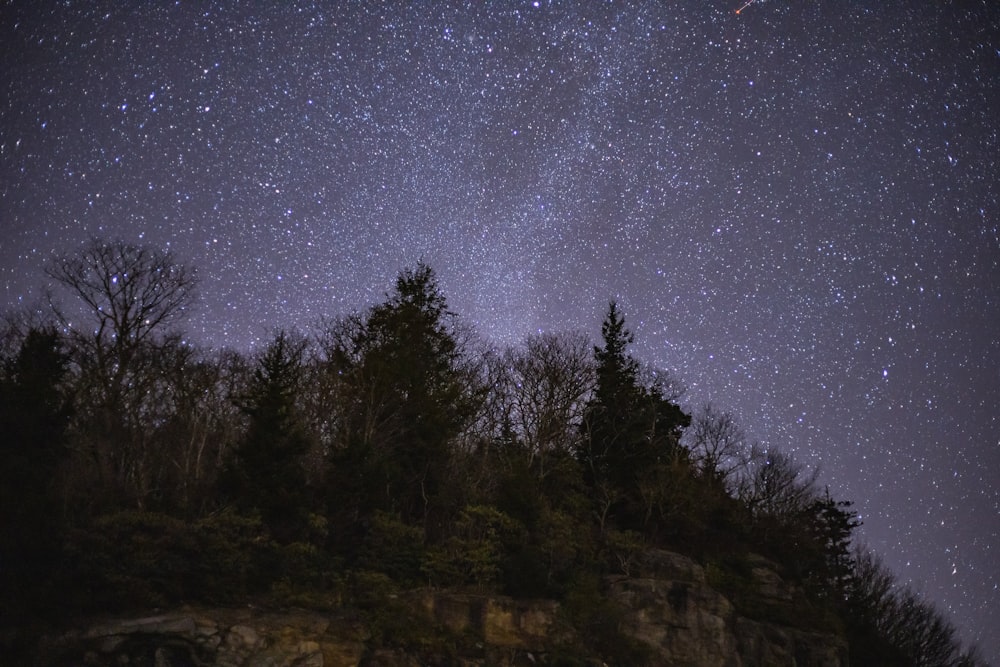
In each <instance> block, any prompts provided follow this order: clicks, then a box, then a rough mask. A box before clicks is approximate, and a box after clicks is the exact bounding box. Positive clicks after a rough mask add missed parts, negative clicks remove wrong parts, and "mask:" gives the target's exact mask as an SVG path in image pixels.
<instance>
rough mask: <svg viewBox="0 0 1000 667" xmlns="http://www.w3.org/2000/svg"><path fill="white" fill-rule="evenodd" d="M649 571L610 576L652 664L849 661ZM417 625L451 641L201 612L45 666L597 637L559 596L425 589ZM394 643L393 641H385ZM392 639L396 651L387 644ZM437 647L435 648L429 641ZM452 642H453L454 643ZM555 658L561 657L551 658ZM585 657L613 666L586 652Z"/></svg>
mask: <svg viewBox="0 0 1000 667" xmlns="http://www.w3.org/2000/svg"><path fill="white" fill-rule="evenodd" d="M637 574H638V575H639V576H633V577H614V578H609V579H607V580H606V582H605V584H606V590H607V596H608V598H609V599H610V600H611V601H613V602H614V603H616V604H617V606H618V607H619V608H620V609H621V610H622V612H623V614H622V617H621V627H620V632H621V633H622V634H623V635H625V636H628V637H631V638H632V640H634V641H635V642H637V643H638V644H640V645H642V646H644V647H646V649H647V650H648V653H649V655H650V661H649V662H650V664H656V665H679V666H680V665H689V666H692V667H695V666H696V667H753V666H758V665H759V666H761V667H763V666H767V667H772V666H773V667H780V666H788V667H846V666H847V664H848V658H847V646H846V643H845V642H844V641H843V639H841V638H839V637H838V636H836V635H835V634H832V633H831V634H825V633H816V632H806V631H802V630H798V629H795V628H791V627H787V626H783V625H780V624H776V623H774V622H764V621H761V620H753V619H749V618H745V617H742V616H740V615H739V614H738V613H737V611H736V609H735V608H734V606H733V604H732V603H731V602H730V600H728V599H727V598H726V597H725V596H723V595H722V594H720V593H719V592H718V591H716V590H714V589H713V588H712V587H711V586H709V584H708V582H707V578H706V574H705V570H704V569H703V568H702V567H701V566H700V565H698V564H697V563H695V562H693V561H692V560H690V559H688V558H686V557H684V556H681V555H679V554H675V553H671V552H666V551H651V552H649V553H647V554H646V555H645V558H644V559H643V562H642V564H641V566H640V567H639V568H638V573H637ZM752 578H753V581H754V585H755V590H756V592H757V594H758V595H759V596H760V598H761V600H763V602H764V603H766V604H771V605H782V604H784V605H788V604H790V601H791V600H793V599H794V598H795V596H796V594H797V591H796V589H794V588H793V587H790V586H788V585H786V584H785V583H784V582H783V581H782V580H781V578H780V577H779V576H778V575H777V573H776V571H775V570H774V569H773V568H772V567H771V566H769V564H768V563H767V562H766V561H764V560H763V559H761V561H760V562H757V563H753V568H752ZM392 608H393V609H394V610H395V611H394V612H393V613H399V614H402V615H403V616H405V617H406V618H405V622H406V624H407V626H408V627H410V628H415V629H416V631H417V632H418V633H422V632H423V631H424V630H426V633H425V634H426V636H427V637H431V636H435V637H439V638H440V637H445V638H449V637H450V638H451V639H449V640H447V641H445V642H444V643H442V642H440V641H439V642H438V643H437V644H434V645H433V646H430V644H429V643H425V645H424V646H422V647H421V646H420V645H419V644H420V642H419V641H418V642H416V645H413V644H414V643H413V642H411V645H410V646H409V647H408V648H402V647H399V646H397V647H392V642H384V641H380V640H377V639H376V637H375V636H374V635H373V632H372V629H371V628H368V627H365V625H364V624H362V623H361V622H360V621H358V620H357V619H356V618H353V619H352V618H351V617H347V616H342V615H341V616H338V615H334V614H322V613H319V612H304V611H287V612H275V611H259V610H255V609H249V608H248V609H241V610H233V609H193V608H185V609H181V610H178V611H174V612H171V613H166V614H161V615H156V616H150V617H146V618H131V619H118V620H112V621H107V622H103V623H98V624H94V625H92V626H91V627H89V628H86V629H84V630H79V631H74V632H70V633H66V634H64V635H62V636H59V637H55V638H50V639H48V640H46V641H45V642H43V644H42V646H43V649H44V650H43V653H42V655H40V656H39V664H45V665H94V666H103V665H109V666H110V665H150V666H155V667H181V666H184V667H188V666H195V665H198V666H201V665H221V666H224V667H265V666H266V667H293V666H297V667H329V666H348V665H351V666H353V665H369V666H375V665H380V666H384V667H397V666H398V667H402V666H409V665H423V664H454V665H465V666H469V667H471V666H472V665H533V664H546V663H550V662H553V661H554V660H555V658H554V655H555V654H554V653H552V649H553V648H554V647H560V646H561V647H565V646H584V645H585V644H586V642H584V641H582V639H583V638H581V637H579V636H577V635H576V634H575V631H574V630H573V629H572V628H571V627H570V625H569V623H568V622H567V621H566V620H565V619H564V618H563V616H562V615H561V613H560V609H559V605H558V604H557V603H556V602H553V601H551V600H533V601H525V600H514V599H511V598H507V597H502V596H486V595H472V594H463V593H456V592H450V591H432V590H420V591H414V592H412V593H409V594H407V595H405V596H402V597H401V598H400V599H397V600H395V603H394V604H393V605H392ZM383 639H384V638H383ZM386 645H388V646H390V647H389V648H386ZM429 646H430V647H429ZM442 646H447V647H448V649H447V650H444V649H442ZM550 658H552V660H550ZM581 664H595V665H598V664H601V663H600V661H599V660H597V659H596V657H595V658H594V659H592V660H591V659H587V658H583V659H582V662H581Z"/></svg>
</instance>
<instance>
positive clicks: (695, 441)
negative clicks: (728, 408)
mask: <svg viewBox="0 0 1000 667" xmlns="http://www.w3.org/2000/svg"><path fill="white" fill-rule="evenodd" d="M684 442H685V444H686V445H687V447H688V449H689V451H690V452H691V460H692V462H693V463H694V464H695V466H696V467H697V468H698V471H699V472H700V473H701V475H702V477H704V478H706V479H707V480H710V481H714V482H718V483H721V484H723V485H727V486H728V483H729V481H730V477H731V476H732V475H733V474H734V473H735V472H736V470H737V468H738V466H739V461H740V457H741V456H742V455H743V454H744V452H746V451H747V441H746V435H745V434H744V433H743V430H742V429H741V428H740V427H739V425H738V424H737V423H736V419H735V418H734V417H733V416H732V415H731V414H730V413H728V412H725V411H720V410H719V409H718V408H716V407H715V406H713V405H712V404H711V403H706V404H705V405H703V406H702V407H701V409H700V410H698V411H697V412H696V413H695V415H694V417H693V418H692V421H691V427H690V428H688V429H687V430H686V431H685V433H684Z"/></svg>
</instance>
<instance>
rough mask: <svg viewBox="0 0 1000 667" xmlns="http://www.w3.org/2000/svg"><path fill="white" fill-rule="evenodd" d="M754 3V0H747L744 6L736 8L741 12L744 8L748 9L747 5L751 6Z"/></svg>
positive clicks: (737, 11)
mask: <svg viewBox="0 0 1000 667" xmlns="http://www.w3.org/2000/svg"><path fill="white" fill-rule="evenodd" d="M752 4H753V0H747V1H746V2H745V3H743V6H742V7H740V8H739V9H737V10H736V13H737V14H739V13H740V12H742V11H743V10H744V9H746V8H747V7H749V6H750V5H752Z"/></svg>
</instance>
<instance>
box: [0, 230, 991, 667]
mask: <svg viewBox="0 0 1000 667" xmlns="http://www.w3.org/2000/svg"><path fill="white" fill-rule="evenodd" d="M46 273H47V275H48V277H49V278H50V279H51V281H52V283H53V286H54V288H55V290H53V292H52V293H51V294H50V295H49V298H48V301H49V308H48V309H47V311H46V312H45V313H42V314H38V313H35V314H31V315H28V314H25V313H23V312H12V313H8V314H7V315H6V318H5V327H4V332H3V337H2V339H0V433H3V434H4V437H3V439H2V442H3V444H2V460H0V475H3V479H2V480H0V494H2V499H0V512H2V516H0V520H2V531H3V535H2V539H0V545H2V546H0V550H2V551H0V568H2V569H0V586H2V596H3V599H4V600H5V601H6V604H4V605H2V607H3V612H0V613H2V614H4V617H3V618H2V619H0V622H2V624H3V625H4V626H12V625H16V624H17V623H19V622H23V619H24V618H38V619H49V618H52V617H53V616H54V615H56V611H55V610H56V609H59V610H60V612H61V613H64V614H65V613H71V612H85V611H88V610H93V609H113V608H128V607H142V606H157V605H165V604H173V603H178V602H183V601H193V600H201V601H205V602H220V603H224V602H232V601H235V600H240V599H245V598H247V597H255V596H256V597H262V599H267V600H272V601H277V602H278V603H290V604H306V605H313V606H319V607H323V606H324V605H335V604H337V605H344V604H348V605H353V606H354V607H356V608H357V609H359V610H361V613H368V614H370V616H371V618H373V619H378V622H376V623H375V625H376V626H378V627H380V628H382V631H384V633H385V634H386V637H387V639H388V638H391V636H392V635H393V633H394V632H395V633H397V634H398V633H400V632H402V630H401V629H400V628H394V627H393V626H392V622H391V621H388V620H386V619H385V617H384V616H379V615H378V613H377V612H378V609H379V608H380V605H385V604H387V600H389V599H391V596H387V595H384V593H386V592H389V591H395V590H401V589H405V588H408V587H415V586H426V585H431V586H449V587H460V588H470V589H475V590H482V591H498V592H502V593H505V594H509V595H514V596H530V597H543V596H550V597H553V598H556V599H560V600H562V601H563V603H564V607H565V608H566V610H567V613H568V614H569V616H570V618H571V620H572V621H573V622H574V623H577V624H578V625H580V626H581V627H587V628H588V633H587V636H588V637H590V640H589V641H592V642H594V646H593V647H592V648H594V650H596V651H598V652H603V653H605V654H613V653H615V652H618V653H620V652H621V651H623V650H626V649H629V647H628V646H625V647H624V648H623V641H624V640H623V639H622V638H621V637H620V636H619V635H618V634H617V629H616V627H615V625H614V618H615V614H614V610H613V609H609V608H608V606H607V605H608V603H607V602H605V601H602V599H601V595H600V577H601V576H602V575H606V574H620V575H624V576H627V575H629V574H630V573H631V572H632V571H633V569H634V568H636V567H638V566H639V565H638V564H639V563H641V560H642V557H643V554H644V553H646V552H647V551H648V550H650V549H654V548H669V549H673V550H677V551H681V552H683V553H686V554H688V555H690V556H692V557H694V558H696V559H697V560H699V561H700V562H702V563H703V564H705V565H706V571H707V572H708V573H709V575H710V577H711V580H712V583H713V584H714V585H716V586H717V587H719V588H720V590H722V592H724V593H727V594H728V595H729V596H730V597H732V598H733V600H734V603H735V604H736V605H737V607H738V608H739V606H740V602H741V599H742V598H741V595H743V592H742V591H743V588H745V586H743V585H742V584H741V583H740V582H741V581H743V579H745V576H746V574H747V568H748V562H749V560H748V559H749V558H750V555H751V554H761V555H763V556H764V557H766V558H768V559H770V560H771V561H773V562H774V563H775V564H776V565H777V566H778V567H779V568H780V571H781V574H782V575H783V576H784V577H785V578H786V579H788V580H790V581H793V582H796V583H797V584H798V585H799V586H800V587H801V589H802V591H803V594H802V599H801V600H800V601H798V602H797V604H798V611H799V612H801V613H797V614H796V618H795V619H781V620H785V621H788V622H794V623H798V624H800V625H804V626H807V627H813V628H823V629H830V628H834V629H835V630H837V631H839V632H841V633H842V634H843V635H844V636H845V637H847V639H848V641H849V643H850V647H851V655H852V662H853V663H854V664H860V665H864V664H871V665H893V664H896V665H972V664H979V663H978V659H977V657H976V655H975V651H973V650H970V651H966V652H963V650H962V647H961V645H960V642H959V641H958V639H957V633H956V630H955V628H954V627H953V626H952V625H951V624H950V623H949V622H948V620H947V619H946V618H945V617H944V616H943V615H942V614H941V613H940V612H939V611H937V610H936V609H935V608H934V607H933V605H931V604H930V603H929V602H927V601H926V600H924V599H923V598H921V597H920V596H919V595H917V594H916V593H914V592H913V591H912V590H911V589H909V588H907V587H905V586H903V585H901V584H900V582H898V581H896V580H895V578H894V577H893V575H892V574H891V573H890V572H889V570H888V569H887V568H886V567H885V566H884V565H883V564H882V563H881V561H880V560H879V559H878V557H877V556H876V555H874V554H872V553H870V552H868V551H867V550H865V549H863V548H859V547H857V546H856V545H855V544H854V543H853V536H854V531H855V529H856V528H857V527H858V526H859V525H860V522H859V521H858V519H857V515H856V514H855V513H854V512H853V511H852V510H851V503H849V502H846V501H843V500H837V499H835V498H834V497H833V496H831V494H830V492H829V490H828V489H821V488H820V486H819V484H818V482H817V473H816V472H815V471H813V472H810V471H807V470H806V469H805V468H804V467H803V466H802V465H800V464H799V463H797V462H796V461H794V460H793V459H792V458H791V457H790V456H787V455H785V454H783V453H782V452H779V451H776V450H773V449H769V448H766V447H764V446H761V445H760V444H758V443H751V442H749V441H748V440H747V438H746V436H745V434H744V433H743V432H742V430H741V429H740V427H739V425H738V423H737V422H736V420H735V419H734V418H733V417H732V415H730V414H729V413H727V412H725V411H723V410H720V409H718V408H717V407H715V406H712V405H705V406H703V407H701V408H699V409H697V410H694V411H693V413H691V412H688V411H686V410H685V409H683V408H682V407H681V405H680V403H679V400H680V398H681V396H682V393H683V391H682V388H681V386H680V384H679V383H678V381H677V380H676V378H675V377H674V376H673V375H671V374H670V373H668V372H665V371H663V370H661V369H656V368H653V367H650V366H648V365H645V364H643V363H641V361H640V360H639V359H637V358H635V357H634V356H633V355H632V354H631V352H630V346H631V344H632V342H633V335H632V333H631V331H630V330H629V329H628V327H627V325H626V321H625V318H624V315H623V313H622V312H621V311H620V309H619V307H618V305H617V304H616V303H614V302H611V303H610V304H609V306H608V309H607V311H606V313H605V316H604V320H603V324H602V327H601V340H600V341H599V342H598V343H597V344H596V345H595V344H593V343H592V342H591V341H589V340H588V337H587V336H586V335H584V334H582V333H579V332H575V331H569V332H562V333H541V334H537V335H532V336H529V337H528V338H527V339H526V340H525V341H523V343H521V344H519V345H515V346H508V347H498V346H496V345H495V344H494V343H493V342H491V341H489V340H488V339H485V338H483V337H481V336H480V335H478V334H477V332H475V331H474V330H473V329H472V328H471V327H469V326H468V325H466V324H465V323H463V321H462V320H461V319H460V318H459V317H458V316H457V315H456V314H455V313H453V312H452V311H451V310H450V309H449V307H448V303H447V299H446V298H445V295H444V294H443V293H442V291H441V289H440V286H439V284H438V282H437V279H436V276H435V274H434V271H433V270H432V269H431V268H430V267H429V266H426V265H424V264H418V265H417V266H416V267H415V268H412V269H404V270H403V271H401V272H400V273H399V275H398V277H397V278H396V281H395V284H394V286H393V287H392V289H391V290H390V291H389V292H388V293H387V294H386V295H385V298H384V300H383V301H382V302H381V303H378V304H376V305H373V306H371V307H369V308H367V309H365V310H363V311H359V312H355V313H350V314H347V315H340V316H334V317H329V318H326V319H322V320H320V321H319V322H318V323H317V324H316V325H315V326H314V327H313V330H312V331H310V332H309V333H308V334H307V333H303V332H301V331H299V330H297V329H294V328H286V329H281V330H277V331H275V332H274V333H273V336H272V337H271V339H270V340H269V342H268V343H267V345H266V346H264V347H263V348H262V349H260V350H259V351H256V352H250V353H240V352H235V351H232V350H227V349H221V350H219V349H206V348H200V347H198V346H195V345H192V344H191V343H189V342H188V341H187V339H186V338H185V337H184V336H183V331H182V329H181V328H180V326H181V324H182V322H183V318H184V316H185V314H186V313H187V312H188V311H189V310H190V308H191V307H192V305H193V300H194V297H195V293H196V287H197V280H196V275H195V273H194V271H193V270H192V269H190V268H189V267H186V266H185V265H183V264H182V263H180V262H178V261H177V260H176V258H175V257H174V256H173V255H172V254H171V253H170V252H163V251H160V250H158V249H155V248H149V247H144V246H137V245H132V244H129V243H125V242H122V241H106V240H99V239H98V240H94V241H92V242H91V243H90V244H89V245H87V246H86V247H85V248H84V249H83V250H82V251H80V252H79V253H77V254H67V255H63V256H61V257H59V258H58V259H56V260H55V261H53V262H52V263H51V264H49V265H48V267H47V269H46ZM741 577H742V578H743V579H741ZM748 606H750V605H749V603H748ZM771 612H773V610H771ZM758 613H764V614H765V615H766V614H767V613H770V612H768V611H767V610H765V611H764V612H759V611H758ZM373 622H374V621H373ZM379 623H381V625H379ZM626 643H627V642H626ZM631 648H632V649H634V648H635V647H631Z"/></svg>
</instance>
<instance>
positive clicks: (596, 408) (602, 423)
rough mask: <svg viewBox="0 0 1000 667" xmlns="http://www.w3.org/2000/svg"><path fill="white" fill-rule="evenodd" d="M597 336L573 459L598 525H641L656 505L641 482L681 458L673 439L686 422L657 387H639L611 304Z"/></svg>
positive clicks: (628, 337)
mask: <svg viewBox="0 0 1000 667" xmlns="http://www.w3.org/2000/svg"><path fill="white" fill-rule="evenodd" d="M601 336H602V338H603V341H604V344H603V346H599V347H595V348H594V360H595V362H596V366H597V387H596V389H595V391H594V397H593V400H592V401H591V402H590V404H589V405H588V407H587V410H586V415H585V419H584V429H585V438H584V443H583V445H582V446H581V450H580V453H579V458H580V460H581V463H582V464H583V466H584V470H585V474H586V476H587V481H588V483H589V484H590V485H591V486H592V488H593V489H594V490H595V498H597V499H598V502H599V503H600V504H601V506H600V507H599V508H598V516H599V518H600V521H601V524H602V527H603V523H604V520H605V519H606V518H607V517H608V515H609V514H612V515H614V514H618V515H619V519H620V520H619V523H621V524H622V527H641V526H642V525H643V524H645V523H646V522H648V520H649V519H650V517H651V514H652V513H653V510H654V506H656V505H659V504H660V502H659V500H658V499H656V498H653V497H651V494H650V491H651V490H650V489H649V488H648V487H649V484H648V483H647V482H648V480H650V479H651V475H653V476H654V477H655V475H654V473H655V472H657V471H662V470H664V469H665V468H667V467H669V466H670V465H671V464H672V463H676V462H677V461H678V460H679V459H685V458H686V457H684V452H683V450H682V448H681V447H680V445H679V440H680V435H681V432H682V429H683V428H684V427H686V426H687V425H688V424H690V421H691V418H690V417H689V416H688V415H687V414H686V413H684V412H683V411H682V410H681V409H680V407H678V406H677V405H676V404H674V403H673V402H671V401H669V400H668V399H667V398H666V397H665V396H664V394H663V392H662V390H661V389H660V387H658V386H656V385H653V386H644V385H643V384H642V383H641V381H640V373H639V370H640V367H639V363H638V362H637V361H636V360H635V359H634V358H633V357H632V356H631V355H630V354H629V352H628V346H629V345H630V344H631V343H632V341H633V336H632V332H631V331H629V330H628V329H627V328H626V327H625V318H624V317H623V316H622V315H621V314H620V313H619V311H618V306H617V304H616V303H615V302H613V301H612V302H611V303H610V305H609V306H608V312H607V315H606V316H605V319H604V322H603V324H602V326H601ZM685 474H686V473H685ZM657 485H658V486H662V485H660V484H659V483H657Z"/></svg>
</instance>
